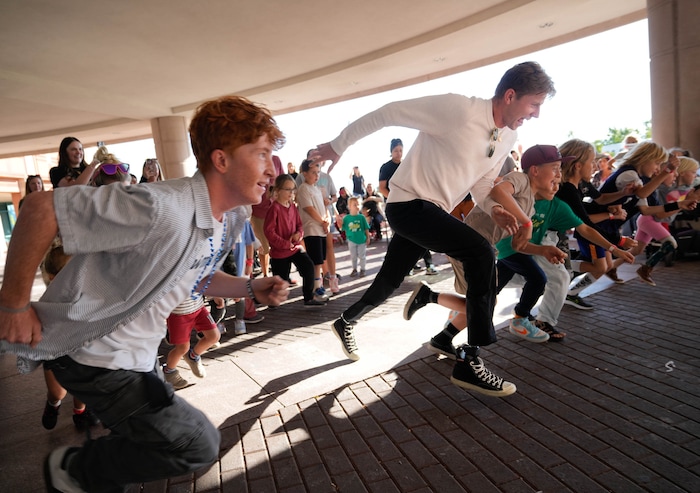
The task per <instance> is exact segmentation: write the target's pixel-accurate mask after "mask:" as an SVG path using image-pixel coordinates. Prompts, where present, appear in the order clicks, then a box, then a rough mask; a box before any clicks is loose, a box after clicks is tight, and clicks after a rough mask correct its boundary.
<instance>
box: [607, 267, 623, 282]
mask: <svg viewBox="0 0 700 493" xmlns="http://www.w3.org/2000/svg"><path fill="white" fill-rule="evenodd" d="M605 275H606V276H607V277H609V278H610V279H612V280H613V281H614V282H615V284H624V283H625V281H623V280H622V279H620V278H619V277H618V276H617V269H615V268H613V269H610V270H609V271H607V272H606V273H605Z"/></svg>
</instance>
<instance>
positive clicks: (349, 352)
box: [333, 317, 360, 361]
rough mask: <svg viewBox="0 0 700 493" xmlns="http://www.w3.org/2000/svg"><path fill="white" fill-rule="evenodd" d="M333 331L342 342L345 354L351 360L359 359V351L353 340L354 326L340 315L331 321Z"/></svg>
mask: <svg viewBox="0 0 700 493" xmlns="http://www.w3.org/2000/svg"><path fill="white" fill-rule="evenodd" d="M333 333H334V334H335V336H336V337H337V338H338V340H340V342H341V343H342V344H343V352H344V353H345V356H347V357H348V358H350V359H351V360H353V361H357V360H358V359H360V353H359V352H358V350H357V343H356V342H355V332H354V327H353V326H352V324H351V323H348V322H346V321H345V319H344V318H343V317H340V318H339V319H338V320H336V321H335V322H333Z"/></svg>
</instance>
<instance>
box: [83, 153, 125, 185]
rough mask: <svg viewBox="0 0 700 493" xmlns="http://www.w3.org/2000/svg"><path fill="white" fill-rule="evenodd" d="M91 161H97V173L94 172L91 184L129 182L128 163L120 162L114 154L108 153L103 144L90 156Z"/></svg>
mask: <svg viewBox="0 0 700 493" xmlns="http://www.w3.org/2000/svg"><path fill="white" fill-rule="evenodd" d="M92 159H93V162H97V163H99V168H98V171H97V173H95V174H94V177H93V179H92V184H93V185H94V186H96V187H101V186H103V185H111V184H112V183H124V184H128V183H131V175H130V174H129V165H128V164H126V163H122V162H121V160H119V159H118V158H117V157H116V156H115V155H114V154H112V153H110V152H109V151H108V150H107V148H106V147H105V146H100V147H99V148H98V149H97V152H95V156H94V157H93V158H92Z"/></svg>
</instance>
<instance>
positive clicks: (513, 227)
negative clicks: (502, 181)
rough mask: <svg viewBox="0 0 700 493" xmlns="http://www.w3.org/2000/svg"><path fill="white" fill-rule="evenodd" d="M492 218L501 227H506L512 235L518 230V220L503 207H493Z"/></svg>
mask: <svg viewBox="0 0 700 493" xmlns="http://www.w3.org/2000/svg"><path fill="white" fill-rule="evenodd" d="M491 218H492V219H493V220H494V222H495V223H496V224H497V225H498V226H499V227H501V228H503V229H505V230H506V231H507V232H508V234H510V235H514V234H515V233H516V232H517V231H518V220H517V219H516V218H515V216H514V215H513V214H511V213H510V212H508V211H507V210H505V209H504V208H503V207H494V208H493V209H491Z"/></svg>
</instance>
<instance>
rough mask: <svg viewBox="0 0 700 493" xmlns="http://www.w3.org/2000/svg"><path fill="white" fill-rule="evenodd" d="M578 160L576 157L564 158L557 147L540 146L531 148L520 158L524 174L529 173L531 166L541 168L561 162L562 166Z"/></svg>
mask: <svg viewBox="0 0 700 493" xmlns="http://www.w3.org/2000/svg"><path fill="white" fill-rule="evenodd" d="M574 159H576V156H564V157H562V155H561V154H560V153H559V149H557V147H556V146H549V145H540V144H537V145H535V146H532V147H530V148H529V149H528V150H527V151H525V152H523V155H522V156H521V157H520V166H521V167H522V169H523V172H527V170H528V169H530V167H531V166H539V165H541V164H547V163H553V162H555V161H561V162H562V164H564V163H567V162H569V161H573V160H574Z"/></svg>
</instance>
